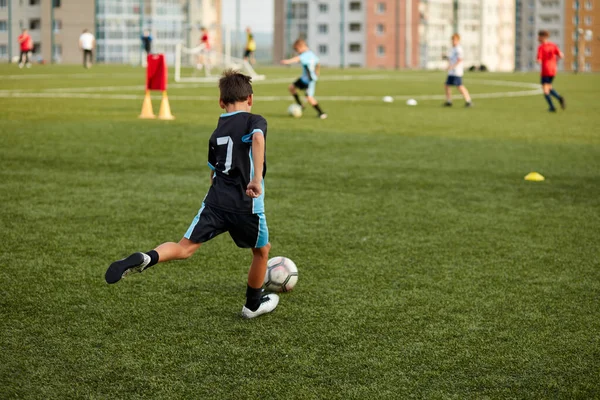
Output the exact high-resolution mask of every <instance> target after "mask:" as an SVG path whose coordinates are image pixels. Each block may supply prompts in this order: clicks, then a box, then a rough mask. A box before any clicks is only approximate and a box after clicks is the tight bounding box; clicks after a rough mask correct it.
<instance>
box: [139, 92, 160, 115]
mask: <svg viewBox="0 0 600 400" xmlns="http://www.w3.org/2000/svg"><path fill="white" fill-rule="evenodd" d="M140 118H143V119H154V118H156V115H154V111H153V110H152V99H151V98H150V91H149V90H146V95H145V96H144V102H143V103H142V113H141V114H140Z"/></svg>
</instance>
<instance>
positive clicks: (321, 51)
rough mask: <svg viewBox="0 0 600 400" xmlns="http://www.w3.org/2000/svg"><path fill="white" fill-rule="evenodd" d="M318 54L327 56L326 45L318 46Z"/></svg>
mask: <svg viewBox="0 0 600 400" xmlns="http://www.w3.org/2000/svg"><path fill="white" fill-rule="evenodd" d="M319 54H327V45H326V44H320V45H319Z"/></svg>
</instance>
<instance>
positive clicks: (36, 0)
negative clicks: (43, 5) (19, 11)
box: [29, 0, 40, 6]
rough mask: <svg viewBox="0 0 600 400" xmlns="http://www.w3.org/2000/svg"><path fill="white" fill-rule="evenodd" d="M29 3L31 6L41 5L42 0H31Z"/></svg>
mask: <svg viewBox="0 0 600 400" xmlns="http://www.w3.org/2000/svg"><path fill="white" fill-rule="evenodd" d="M29 5H30V6H39V5H40V0H29Z"/></svg>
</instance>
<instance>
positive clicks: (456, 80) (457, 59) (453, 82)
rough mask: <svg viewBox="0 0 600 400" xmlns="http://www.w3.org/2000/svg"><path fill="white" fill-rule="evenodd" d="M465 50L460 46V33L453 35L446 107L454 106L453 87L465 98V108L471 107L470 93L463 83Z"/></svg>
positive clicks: (447, 79)
mask: <svg viewBox="0 0 600 400" xmlns="http://www.w3.org/2000/svg"><path fill="white" fill-rule="evenodd" d="M463 58H464V56H463V49H462V47H461V45H460V36H459V34H458V33H455V34H454V35H452V50H451V51H450V54H449V56H448V78H446V102H445V103H444V106H445V107H451V106H452V86H456V88H457V89H458V91H459V92H460V94H462V95H463V97H464V98H465V107H471V106H472V105H473V103H471V96H470V95H469V91H468V90H467V88H466V87H465V86H464V85H463V83H462V77H463V74H464V65H463Z"/></svg>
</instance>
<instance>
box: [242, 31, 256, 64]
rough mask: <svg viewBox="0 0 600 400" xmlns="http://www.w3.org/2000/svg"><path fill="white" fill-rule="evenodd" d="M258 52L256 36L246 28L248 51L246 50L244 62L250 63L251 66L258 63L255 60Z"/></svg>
mask: <svg viewBox="0 0 600 400" xmlns="http://www.w3.org/2000/svg"><path fill="white" fill-rule="evenodd" d="M255 51H256V41H254V35H253V34H252V30H251V29H250V27H247V28H246V49H245V50H244V61H248V62H249V63H250V64H254V63H256V60H255V59H254V52H255Z"/></svg>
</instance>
